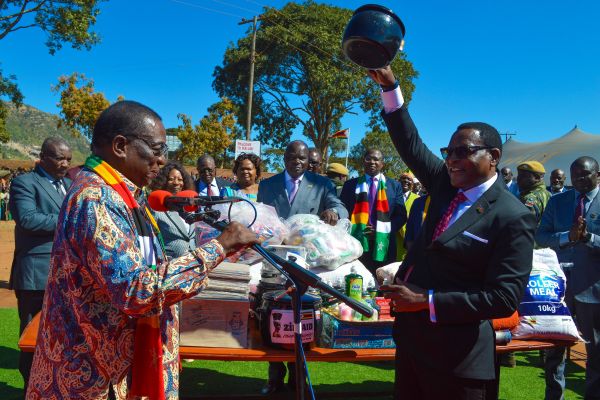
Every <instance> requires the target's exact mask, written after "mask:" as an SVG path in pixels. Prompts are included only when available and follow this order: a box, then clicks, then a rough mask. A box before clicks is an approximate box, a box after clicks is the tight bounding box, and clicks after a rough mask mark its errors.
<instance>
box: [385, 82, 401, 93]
mask: <svg viewBox="0 0 600 400" xmlns="http://www.w3.org/2000/svg"><path fill="white" fill-rule="evenodd" d="M398 86H400V83H398V81H396V82H394V84H393V85H381V90H383V91H384V92H391V91H392V90H395V89H396V88H397V87H398Z"/></svg>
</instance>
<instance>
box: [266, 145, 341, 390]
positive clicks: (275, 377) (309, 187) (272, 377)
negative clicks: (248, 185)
mask: <svg viewBox="0 0 600 400" xmlns="http://www.w3.org/2000/svg"><path fill="white" fill-rule="evenodd" d="M283 161H284V164H285V171H284V172H281V173H279V174H277V175H273V176H272V177H270V178H268V179H265V180H263V181H261V182H260V184H259V185H258V195H257V200H258V202H260V203H264V204H268V205H270V206H273V207H275V210H276V211H277V215H279V216H280V217H281V218H289V217H291V216H292V215H296V214H314V215H318V216H320V217H321V219H322V220H323V221H324V222H326V223H328V224H330V225H335V224H336V223H337V221H338V219H339V218H348V212H347V211H346V208H345V207H344V205H343V204H342V202H341V201H340V199H338V197H337V196H336V192H335V187H334V186H333V183H331V181H330V180H329V179H327V178H326V177H324V176H321V175H317V174H314V173H312V172H308V171H307V168H308V146H306V143H304V142H303V141H301V140H296V141H293V142H291V143H290V144H288V146H287V148H286V149H285V154H284V156H283ZM294 368H295V366H294V364H293V363H288V369H289V371H290V375H289V378H288V385H289V386H290V387H291V388H292V389H293V388H294V387H295V375H294V372H295V371H294ZM285 375H286V368H285V365H284V364H283V363H282V362H270V363H269V380H268V382H267V384H266V385H265V386H264V387H263V388H262V390H261V393H262V394H265V395H266V394H270V393H273V392H279V391H282V390H284V389H285V387H284V384H283V381H284V379H285Z"/></svg>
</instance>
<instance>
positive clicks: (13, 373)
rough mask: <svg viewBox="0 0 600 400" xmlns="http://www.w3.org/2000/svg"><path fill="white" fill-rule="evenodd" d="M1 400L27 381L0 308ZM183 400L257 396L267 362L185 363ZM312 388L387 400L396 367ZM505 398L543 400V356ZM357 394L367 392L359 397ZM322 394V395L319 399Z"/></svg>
mask: <svg viewBox="0 0 600 400" xmlns="http://www.w3.org/2000/svg"><path fill="white" fill-rule="evenodd" d="M0 321H2V322H1V323H0V399H2V400H13V399H15V400H16V399H20V398H21V396H22V388H23V380H22V379H21V375H20V374H19V371H18V369H17V363H18V354H19V353H18V351H17V340H18V330H19V322H18V318H17V310H16V309H0ZM183 366H184V368H183V372H182V374H181V397H182V398H186V397H188V398H189V397H199V398H201V397H202V395H205V396H206V395H213V396H219V395H222V396H223V395H229V396H236V395H240V396H241V395H244V394H246V395H247V394H257V393H258V392H259V390H260V388H261V386H262V385H263V384H264V383H265V379H266V377H267V363H266V362H224V361H194V362H191V363H184V364H183ZM308 368H309V372H310V374H311V379H312V383H313V385H314V388H315V392H316V393H317V399H319V398H324V397H325V398H337V397H338V396H336V395H335V394H332V393H333V392H335V393H346V394H345V395H343V397H342V398H344V399H347V400H351V399H368V400H380V399H381V400H383V399H390V398H391V396H385V395H382V393H391V391H392V386H393V380H394V369H393V364H392V363H342V362H340V363H324V362H321V363H316V362H313V363H309V365H308ZM566 374H567V392H566V399H567V400H576V399H583V388H584V376H585V371H584V370H583V369H582V368H580V367H578V366H577V365H575V364H574V363H571V362H568V363H567V371H566ZM500 382H501V384H500V399H503V400H532V399H543V398H544V386H545V383H544V372H543V370H542V369H541V368H540V364H539V355H538V352H524V353H518V354H517V367H516V368H502V371H501V381H500ZM356 393H366V394H364V395H361V396H355V395H354V394H356ZM319 395H320V396H319Z"/></svg>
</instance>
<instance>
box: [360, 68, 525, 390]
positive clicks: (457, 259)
mask: <svg viewBox="0 0 600 400" xmlns="http://www.w3.org/2000/svg"><path fill="white" fill-rule="evenodd" d="M369 75H370V76H371V77H372V78H373V79H374V80H375V82H377V83H378V84H380V85H381V88H382V99H383V103H384V111H383V113H382V115H383V118H384V120H385V123H386V125H387V127H388V130H389V132H390V136H391V138H392V141H393V143H394V145H395V147H396V149H397V150H398V153H399V154H400V156H401V157H402V159H403V160H404V162H405V163H406V165H407V166H408V167H409V168H410V170H411V171H412V172H413V173H414V174H415V176H416V177H417V178H418V179H419V180H420V181H421V182H423V184H424V185H425V187H427V190H428V192H429V195H430V198H431V202H430V204H429V209H428V213H427V218H426V219H425V222H424V224H423V227H422V229H421V232H420V233H419V235H418V237H417V239H416V241H415V243H414V244H413V245H412V247H411V248H410V250H409V251H408V254H407V255H406V258H405V259H404V261H403V263H402V265H401V267H400V268H399V269H398V272H397V274H396V278H395V284H394V285H387V286H382V289H383V290H386V291H390V293H388V294H386V297H388V298H390V299H391V307H392V310H393V311H394V312H395V315H396V319H395V322H394V331H393V332H394V333H393V336H394V339H395V342H396V381H395V398H396V399H411V400H414V399H432V400H433V399H442V398H443V399H453V400H464V399H484V398H493V397H495V396H497V393H495V392H496V391H497V385H496V381H495V378H496V363H495V339H494V331H493V328H492V324H491V323H490V321H489V320H491V319H493V318H500V317H507V316H509V315H511V314H512V313H513V312H514V311H515V310H516V309H517V306H518V305H519V302H520V300H521V297H522V295H523V291H524V289H525V287H526V284H527V280H528V277H529V273H530V271H531V262H532V254H533V235H534V231H535V220H534V217H533V216H532V215H531V213H529V211H528V210H527V209H526V208H525V206H523V204H521V203H520V202H519V200H518V199H517V198H516V197H515V196H513V195H512V194H510V192H508V191H507V190H506V185H505V183H504V182H503V180H502V179H501V178H499V177H498V163H499V161H500V157H501V155H502V140H501V139H500V135H499V134H498V131H497V130H496V129H495V128H493V127H492V126H490V125H488V124H485V123H482V122H472V123H464V124H461V125H459V126H458V127H457V129H456V131H455V132H454V133H453V134H452V136H451V138H450V142H449V144H448V147H446V148H443V149H441V153H442V160H440V159H439V158H437V157H435V156H434V155H433V153H431V151H430V150H429V149H428V148H427V147H426V146H425V144H423V142H422V140H421V138H420V136H419V134H418V132H417V129H416V127H415V125H414V123H413V121H412V119H411V118H410V115H409V113H408V110H407V108H406V105H405V104H404V99H403V97H402V93H401V91H400V88H399V86H398V81H397V80H396V78H395V77H394V74H393V73H392V71H391V69H390V68H389V67H386V68H384V69H380V70H377V71H369ZM432 383H434V384H432Z"/></svg>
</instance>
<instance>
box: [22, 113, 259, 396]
mask: <svg viewBox="0 0 600 400" xmlns="http://www.w3.org/2000/svg"><path fill="white" fill-rule="evenodd" d="M167 150H168V149H167V146H166V136H165V128H164V126H163V124H162V122H161V119H160V117H159V116H158V115H157V114H156V113H155V112H154V111H152V110H151V109H149V108H148V107H146V106H144V105H142V104H139V103H136V102H132V101H121V102H117V103H115V104H113V105H112V106H110V107H109V108H108V109H106V110H105V111H104V112H102V114H101V115H100V117H99V118H98V121H97V122H96V125H95V126H94V133H93V138H92V153H93V155H92V156H91V157H90V158H88V160H87V161H86V167H85V168H84V169H83V170H82V171H81V172H80V173H79V175H78V176H77V179H76V180H75V182H74V183H73V185H72V186H71V189H70V190H69V192H68V193H67V196H66V198H65V201H64V203H63V207H62V210H61V212H60V215H59V220H58V227H57V232H56V236H55V241H54V246H53V250H52V258H51V266H50V273H49V277H48V285H47V289H46V294H45V298H44V307H43V309H42V316H41V320H40V330H39V334H38V341H37V345H36V349H35V356H34V361H33V368H32V374H31V377H30V381H29V386H28V391H27V398H28V399H59V398H60V399H74V398H83V399H106V398H109V396H110V397H112V398H116V399H126V398H142V397H143V398H151V399H152V400H154V399H159V400H162V399H176V398H177V397H178V388H179V332H178V330H179V321H178V307H177V303H178V302H180V301H181V300H183V299H186V298H189V297H192V296H194V295H195V294H197V293H198V292H200V290H202V288H203V287H205V286H206V285H207V282H208V279H207V275H208V274H209V272H210V271H211V270H212V269H213V268H215V267H216V266H217V265H218V264H219V263H220V262H221V261H222V260H223V258H224V257H225V255H226V254H227V253H230V252H232V251H234V250H235V249H238V248H240V247H244V246H248V245H251V244H253V243H256V236H255V234H253V233H252V232H251V231H249V230H247V229H246V228H244V227H243V226H241V225H239V224H236V223H233V224H231V225H229V226H228V227H227V228H226V229H225V230H224V231H223V233H222V234H221V236H219V237H218V238H217V239H215V240H212V241H210V242H208V243H207V244H205V245H203V246H201V247H199V248H197V249H195V250H194V251H192V252H190V253H188V254H185V255H184V256H182V257H179V258H175V259H173V260H171V261H170V262H168V263H167V262H165V261H164V260H165V256H164V245H163V243H162V238H161V236H160V232H159V231H158V229H157V226H156V222H155V221H154V220H153V219H152V217H151V216H150V214H149V213H148V212H147V208H146V206H145V199H143V198H142V197H140V196H139V194H140V193H141V190H140V189H141V188H142V187H143V186H146V185H148V184H149V183H150V181H152V179H154V178H155V177H156V175H157V174H158V171H159V169H160V168H161V167H162V166H163V165H164V164H165V161H166V160H165V157H166V154H167ZM109 392H110V393H109Z"/></svg>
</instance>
